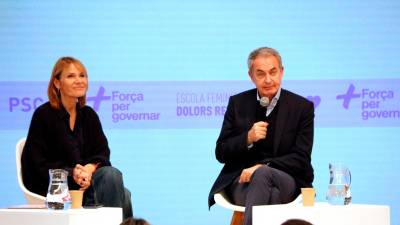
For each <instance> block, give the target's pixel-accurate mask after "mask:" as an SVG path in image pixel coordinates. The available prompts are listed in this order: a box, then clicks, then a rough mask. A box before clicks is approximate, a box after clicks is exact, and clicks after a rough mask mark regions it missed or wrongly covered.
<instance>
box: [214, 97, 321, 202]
mask: <svg viewBox="0 0 400 225" xmlns="http://www.w3.org/2000/svg"><path fill="white" fill-rule="evenodd" d="M278 102H279V103H278V104H279V109H278V114H277V118H276V124H275V133H274V136H273V137H274V139H273V152H272V153H269V154H270V155H271V154H272V156H271V157H262V156H261V155H262V154H258V155H257V154H256V153H255V152H254V151H252V150H254V149H253V148H251V149H248V147H247V132H248V131H249V130H250V129H251V127H252V126H253V124H254V123H255V122H258V121H256V109H257V107H258V104H259V103H258V101H257V90H256V89H252V90H248V91H245V92H242V93H239V94H237V95H234V96H231V97H230V99H229V102H228V107H227V111H226V113H225V116H224V122H223V124H222V129H221V133H220V135H219V137H218V140H217V146H216V149H215V154H216V158H217V160H218V161H219V162H221V163H223V164H225V165H224V167H223V168H222V171H221V173H220V174H219V176H218V178H217V180H216V181H215V183H214V185H213V187H212V188H211V191H210V194H209V197H208V204H209V207H211V206H212V205H213V204H214V203H215V201H214V198H213V196H214V194H215V193H218V192H220V191H221V190H223V189H224V188H225V187H226V186H228V185H229V184H230V183H231V182H232V181H233V180H234V179H235V178H236V177H237V176H239V175H240V173H241V172H242V170H243V169H245V168H248V167H251V166H253V165H255V164H257V163H264V164H267V163H268V165H269V166H270V167H273V168H276V169H279V170H282V171H284V172H286V173H288V174H290V175H291V176H292V177H293V178H294V179H295V181H296V184H297V187H298V189H299V188H300V187H310V186H312V181H313V179H314V172H313V168H312V165H311V150H312V145H313V136H314V105H313V103H312V102H310V101H309V100H307V99H305V98H303V97H301V96H299V95H296V94H294V93H292V92H289V91H287V90H284V89H282V90H281V95H280V97H279V101H278ZM274 110H276V108H275V109H274ZM298 191H299V190H298Z"/></svg>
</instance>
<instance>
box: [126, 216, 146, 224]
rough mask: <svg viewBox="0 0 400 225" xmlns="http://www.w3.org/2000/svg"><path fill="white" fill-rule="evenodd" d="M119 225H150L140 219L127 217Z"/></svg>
mask: <svg viewBox="0 0 400 225" xmlns="http://www.w3.org/2000/svg"><path fill="white" fill-rule="evenodd" d="M120 225H150V223H149V222H147V221H146V220H144V219H141V218H133V217H129V218H127V219H125V220H124V221H123V222H122V223H121V224H120Z"/></svg>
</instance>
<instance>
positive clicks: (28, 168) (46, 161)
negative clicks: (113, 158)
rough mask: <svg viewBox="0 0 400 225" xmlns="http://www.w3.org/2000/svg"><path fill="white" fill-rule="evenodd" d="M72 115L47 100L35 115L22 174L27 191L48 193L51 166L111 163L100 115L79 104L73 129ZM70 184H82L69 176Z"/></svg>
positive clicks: (26, 145)
mask: <svg viewBox="0 0 400 225" xmlns="http://www.w3.org/2000/svg"><path fill="white" fill-rule="evenodd" d="M68 121H69V114H68V113H67V111H66V110H65V109H64V108H62V109H60V110H56V109H53V108H52V107H51V106H50V103H49V102H47V103H45V104H43V105H41V106H40V107H38V108H37V109H36V110H35V112H34V113H33V116H32V121H31V125H30V127H29V132H28V137H27V140H26V143H25V146H24V150H23V152H22V159H21V161H22V175H23V180H24V184H25V186H26V187H27V188H28V190H30V191H32V192H34V193H37V194H40V195H43V196H45V195H46V193H47V189H48V185H49V169H56V168H59V169H67V170H69V171H71V169H72V168H73V167H74V166H75V165H76V164H78V163H79V164H81V165H85V164H87V163H100V165H99V167H101V166H109V165H111V163H110V160H109V159H110V150H109V148H108V142H107V139H106V137H105V135H104V133H103V129H102V127H101V124H100V120H99V117H98V116H97V114H96V112H95V111H94V110H93V109H92V108H90V107H89V106H84V107H82V108H80V107H79V106H77V116H76V122H75V128H74V131H71V129H70V127H69V122H68ZM68 184H69V187H70V188H72V189H78V188H79V186H78V185H77V184H76V183H75V182H74V181H73V179H72V177H69V181H68Z"/></svg>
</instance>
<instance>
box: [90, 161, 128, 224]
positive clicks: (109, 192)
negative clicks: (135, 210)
mask: <svg viewBox="0 0 400 225" xmlns="http://www.w3.org/2000/svg"><path fill="white" fill-rule="evenodd" d="M99 204H100V205H103V206H105V207H121V208H122V212H123V218H124V219H125V218H128V217H132V216H133V214H132V202H131V193H130V191H129V190H128V189H126V188H125V187H124V181H123V179H122V173H121V172H120V171H119V170H118V169H116V168H114V167H112V166H104V167H101V168H99V169H97V170H96V171H95V172H94V173H93V176H92V185H91V186H90V187H89V188H88V189H87V190H86V191H85V194H84V196H83V205H84V206H88V205H99Z"/></svg>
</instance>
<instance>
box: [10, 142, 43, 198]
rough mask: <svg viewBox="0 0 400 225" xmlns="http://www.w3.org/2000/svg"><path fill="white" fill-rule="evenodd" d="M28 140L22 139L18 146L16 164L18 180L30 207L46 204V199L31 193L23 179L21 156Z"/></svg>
mask: <svg viewBox="0 0 400 225" xmlns="http://www.w3.org/2000/svg"><path fill="white" fill-rule="evenodd" d="M25 141H26V138H21V139H20V140H19V141H18V142H17V145H16V147H15V148H16V154H15V162H16V166H17V178H18V185H19V187H20V188H21V190H22V192H23V193H24V195H25V199H26V201H27V202H28V204H30V205H34V204H44V203H45V201H46V197H44V196H41V195H38V194H36V193H33V192H31V191H29V190H28V189H27V188H26V187H25V185H24V181H23V179H22V170H21V156H22V151H23V150H24V145H25Z"/></svg>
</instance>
